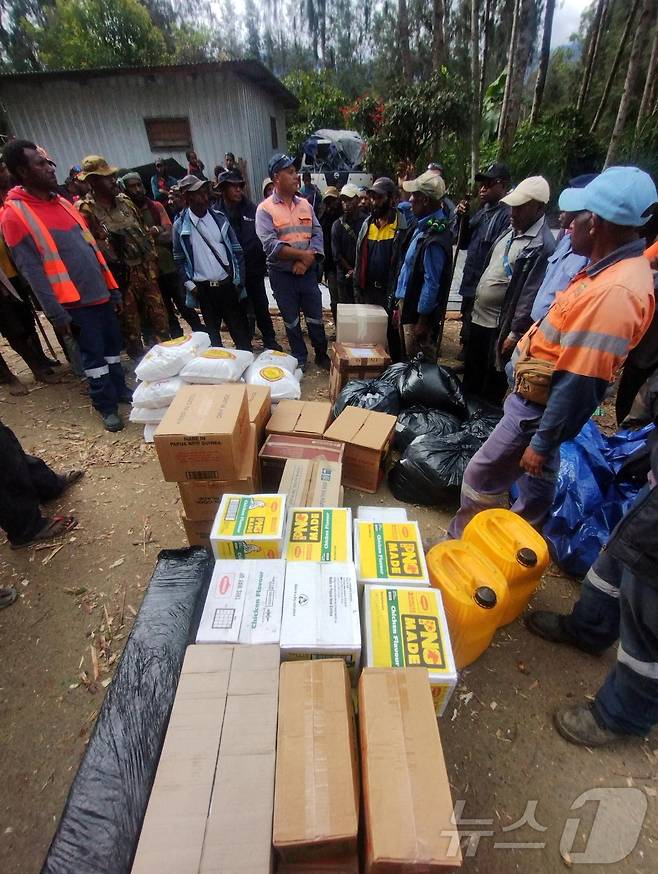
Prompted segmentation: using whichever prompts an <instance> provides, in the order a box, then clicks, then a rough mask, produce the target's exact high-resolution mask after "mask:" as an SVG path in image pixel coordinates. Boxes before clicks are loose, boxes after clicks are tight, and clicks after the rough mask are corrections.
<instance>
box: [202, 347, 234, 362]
mask: <svg viewBox="0 0 658 874" xmlns="http://www.w3.org/2000/svg"><path fill="white" fill-rule="evenodd" d="M201 358H229V359H230V360H231V361H235V359H236V356H235V355H234V354H233V353H232V352H229V351H228V349H206V351H205V352H202V353H201Z"/></svg>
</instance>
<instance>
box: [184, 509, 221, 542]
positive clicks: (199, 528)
mask: <svg viewBox="0 0 658 874" xmlns="http://www.w3.org/2000/svg"><path fill="white" fill-rule="evenodd" d="M180 518H181V522H182V523H183V528H184V529H185V534H186V536H187V542H188V543H189V544H190V546H205V548H206V549H210V529H211V528H212V522H213V520H212V519H188V518H187V516H186V515H185V513H181V514H180Z"/></svg>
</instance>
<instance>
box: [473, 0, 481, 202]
mask: <svg viewBox="0 0 658 874" xmlns="http://www.w3.org/2000/svg"><path fill="white" fill-rule="evenodd" d="M471 83H472V88H473V99H472V101H471V186H472V185H473V183H474V182H475V174H476V173H477V171H478V165H479V163H480V111H481V110H480V101H479V99H478V96H479V87H480V0H471Z"/></svg>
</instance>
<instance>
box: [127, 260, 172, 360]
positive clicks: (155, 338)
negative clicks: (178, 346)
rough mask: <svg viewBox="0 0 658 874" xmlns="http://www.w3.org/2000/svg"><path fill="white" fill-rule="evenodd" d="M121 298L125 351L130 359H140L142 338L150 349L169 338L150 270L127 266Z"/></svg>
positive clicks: (157, 291) (163, 307)
mask: <svg viewBox="0 0 658 874" xmlns="http://www.w3.org/2000/svg"><path fill="white" fill-rule="evenodd" d="M122 297H123V310H122V312H121V316H120V322H121V333H122V334H123V341H124V343H125V345H126V351H127V352H128V355H129V356H130V357H131V358H141V356H142V355H143V354H144V345H143V342H142V337H144V339H145V341H146V344H147V346H150V345H152V344H153V343H162V342H163V341H164V340H168V339H169V336H170V335H169V319H168V317H167V310H166V308H165V305H164V301H163V300H162V295H161V294H160V287H159V285H158V280H157V278H156V276H155V274H154V272H153V270H152V269H150V268H149V267H148V266H143V265H138V266H137V267H129V268H128V282H127V285H126V286H125V287H124V288H123V290H122Z"/></svg>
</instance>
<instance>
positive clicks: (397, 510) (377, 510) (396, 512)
mask: <svg viewBox="0 0 658 874" xmlns="http://www.w3.org/2000/svg"><path fill="white" fill-rule="evenodd" d="M356 518H357V519H361V520H362V521H363V522H406V521H407V511H406V510H405V509H404V507H357V510H356Z"/></svg>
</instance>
